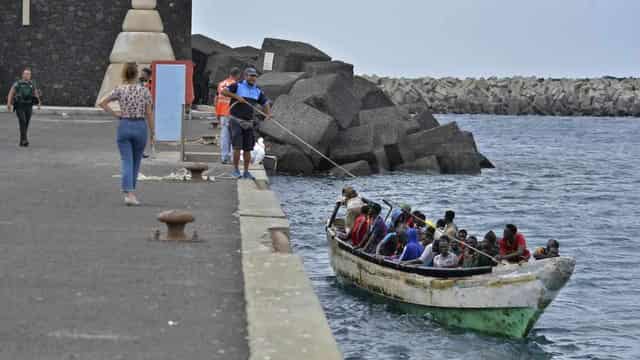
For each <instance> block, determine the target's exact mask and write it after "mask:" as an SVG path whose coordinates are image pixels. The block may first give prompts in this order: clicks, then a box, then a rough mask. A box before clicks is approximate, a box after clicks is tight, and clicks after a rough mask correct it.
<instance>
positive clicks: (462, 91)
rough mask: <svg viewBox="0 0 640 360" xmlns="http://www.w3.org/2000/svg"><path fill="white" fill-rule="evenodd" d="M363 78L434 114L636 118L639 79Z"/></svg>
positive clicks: (397, 99)
mask: <svg viewBox="0 0 640 360" xmlns="http://www.w3.org/2000/svg"><path fill="white" fill-rule="evenodd" d="M367 79H369V80H370V81H372V82H374V83H376V84H378V86H379V87H380V88H382V89H383V90H384V92H385V93H387V95H389V97H391V99H392V100H393V102H395V103H396V104H398V105H403V104H413V103H421V102H426V103H427V104H428V106H429V109H430V110H431V111H432V112H434V113H439V114H446V113H454V114H502V115H562V116H640V79H638V78H613V77H603V78H595V79H552V78H536V77H511V78H497V77H490V78H486V79H485V78H479V79H473V78H466V79H458V78H452V77H445V78H431V77H425V78H417V79H405V78H399V79H398V78H388V77H378V76H367Z"/></svg>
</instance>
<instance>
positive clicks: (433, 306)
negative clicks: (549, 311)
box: [327, 229, 575, 338]
mask: <svg viewBox="0 0 640 360" xmlns="http://www.w3.org/2000/svg"><path fill="white" fill-rule="evenodd" d="M327 234H328V240H329V245H330V246H329V247H330V252H331V253H330V255H331V266H332V268H333V270H334V272H335V274H336V276H337V278H338V280H339V281H341V282H343V283H347V284H352V285H355V286H357V287H358V288H361V289H363V290H366V291H367V292H369V293H372V294H375V295H378V296H382V297H384V298H387V299H391V300H393V301H395V302H397V303H398V304H399V305H400V307H401V308H402V309H403V310H404V311H407V312H410V313H417V314H429V316H431V317H432V318H433V319H434V320H435V321H437V322H439V323H442V324H444V325H446V326H452V327H459V328H465V329H472V330H476V331H481V332H484V333H488V334H494V335H501V336H507V337H513V338H522V337H525V336H527V334H528V333H529V331H530V330H531V329H532V328H533V327H534V325H535V323H536V321H537V320H538V318H539V317H540V315H541V314H542V313H543V312H544V310H545V308H546V307H547V306H548V305H549V304H550V303H551V301H553V299H554V298H555V296H556V295H557V294H558V292H559V291H560V289H561V288H562V287H563V286H564V285H565V284H566V282H567V281H568V280H569V278H570V277H571V274H572V273H573V269H574V266H575V261H574V260H573V259H571V258H567V257H558V258H553V259H547V260H542V261H535V262H530V263H527V264H522V265H504V266H498V267H495V268H494V269H493V271H492V272H490V273H484V274H477V275H473V276H463V277H451V278H443V277H442V276H438V277H432V276H425V275H424V274H419V273H411V272H407V271H403V269H398V268H392V267H389V266H385V265H384V264H380V263H376V262H372V261H368V260H367V259H365V258H363V257H362V256H357V254H356V253H354V252H353V250H352V249H349V247H348V246H345V244H344V243H342V242H340V241H339V240H336V239H335V237H334V236H333V231H332V230H331V229H328V233H327Z"/></svg>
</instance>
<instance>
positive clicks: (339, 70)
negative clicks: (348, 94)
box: [302, 60, 353, 80]
mask: <svg viewBox="0 0 640 360" xmlns="http://www.w3.org/2000/svg"><path fill="white" fill-rule="evenodd" d="M302 70H303V71H304V72H306V73H307V74H309V75H310V76H312V77H313V76H318V75H326V74H341V75H343V76H344V77H345V78H347V79H349V80H353V65H352V64H348V63H346V62H343V61H336V60H334V61H311V62H307V63H305V64H304V66H303V67H302Z"/></svg>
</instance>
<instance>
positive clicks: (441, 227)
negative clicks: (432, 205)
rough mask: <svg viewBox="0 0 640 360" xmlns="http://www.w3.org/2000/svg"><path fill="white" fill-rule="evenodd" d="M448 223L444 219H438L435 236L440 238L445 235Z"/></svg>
mask: <svg viewBox="0 0 640 360" xmlns="http://www.w3.org/2000/svg"><path fill="white" fill-rule="evenodd" d="M445 226H447V224H446V223H445V222H444V219H439V220H438V221H436V231H435V232H434V233H433V238H434V239H436V240H438V239H440V238H441V237H442V235H444V228H445Z"/></svg>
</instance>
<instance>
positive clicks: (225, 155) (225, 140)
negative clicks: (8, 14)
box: [220, 116, 231, 161]
mask: <svg viewBox="0 0 640 360" xmlns="http://www.w3.org/2000/svg"><path fill="white" fill-rule="evenodd" d="M229 126H230V125H229V117H228V116H221V117H220V159H221V160H222V161H229V160H231V128H230V127H229Z"/></svg>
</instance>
